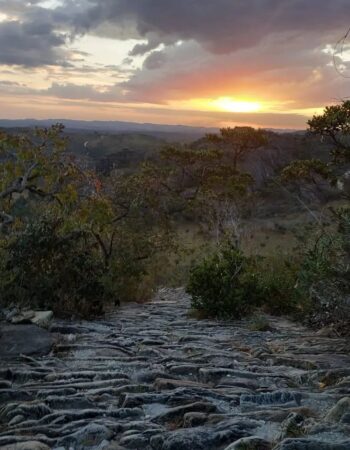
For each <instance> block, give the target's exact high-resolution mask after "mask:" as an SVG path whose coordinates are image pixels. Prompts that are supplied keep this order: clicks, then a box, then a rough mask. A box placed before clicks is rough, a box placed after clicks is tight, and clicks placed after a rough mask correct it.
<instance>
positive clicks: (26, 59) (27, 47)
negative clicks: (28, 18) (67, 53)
mask: <svg viewBox="0 0 350 450" xmlns="http://www.w3.org/2000/svg"><path fill="white" fill-rule="evenodd" d="M64 44H65V36H64V35H61V34H57V33H54V32H53V30H52V29H51V28H50V26H48V25H47V24H38V25H36V24H34V23H20V22H18V21H11V22H1V23H0V63H1V64H8V65H12V64H16V65H23V66H30V67H36V66H42V65H50V64H63V62H64V55H63V51H62V50H61V47H62V46H64Z"/></svg>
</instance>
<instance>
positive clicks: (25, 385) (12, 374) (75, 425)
mask: <svg viewBox="0 0 350 450" xmlns="http://www.w3.org/2000/svg"><path fill="white" fill-rule="evenodd" d="M188 309H189V299H188V298H187V297H186V296H185V295H184V294H183V292H182V291H181V290H172V291H169V290H164V291H161V292H160V293H159V295H158V297H157V298H156V299H155V301H154V302H153V303H149V304H145V305H143V306H140V305H132V304H130V305H126V306H123V307H122V308H121V309H120V310H118V311H117V312H116V313H114V314H110V315H109V316H108V317H106V318H105V319H104V320H99V321H95V322H82V323H79V324H76V323H74V324H73V323H67V322H56V323H54V324H53V326H52V332H53V333H55V339H56V345H55V347H54V350H53V351H52V352H51V354H50V355H49V356H46V357H41V358H30V357H17V358H15V359H11V358H10V359H7V360H6V361H2V364H1V366H0V408H1V410H0V448H1V449H3V448H6V449H11V450H12V449H22V450H24V449H35V450H40V449H41V450H45V449H47V448H51V449H56V450H57V449H60V450H64V449H67V450H68V449H77V450H79V449H81V450H83V449H91V450H92V449H93V450H97V449H106V450H112V449H115V450H117V449H119V450H121V449H140V450H216V449H225V450H226V449H227V450H266V449H272V448H276V449H279V450H328V449H335V450H349V449H350V392H349V391H350V357H349V354H350V348H349V346H348V342H346V341H345V340H343V339H340V338H337V337H333V338H332V337H322V336H321V335H316V334H314V333H313V332H311V331H309V330H306V329H303V328H302V327H298V326H296V325H293V324H291V323H289V322H287V321H283V320H277V319H271V327H272V330H271V331H267V332H256V331H250V330H249V328H248V327H247V326H245V324H244V323H218V322H216V321H197V320H195V319H191V318H189V317H188ZM348 396H349V397H348Z"/></svg>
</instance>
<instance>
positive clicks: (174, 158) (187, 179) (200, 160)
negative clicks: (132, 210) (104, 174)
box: [143, 147, 253, 241]
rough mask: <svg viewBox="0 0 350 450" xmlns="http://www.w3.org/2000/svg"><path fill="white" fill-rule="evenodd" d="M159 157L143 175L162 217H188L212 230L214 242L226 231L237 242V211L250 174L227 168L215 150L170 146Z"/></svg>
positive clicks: (244, 193)
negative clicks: (214, 237) (214, 234)
mask: <svg viewBox="0 0 350 450" xmlns="http://www.w3.org/2000/svg"><path fill="white" fill-rule="evenodd" d="M160 156H161V159H160V160H159V161H158V162H156V163H151V164H147V165H146V166H145V167H144V171H143V174H144V176H146V179H147V182H145V183H144V186H148V192H149V194H150V195H151V198H152V199H153V202H154V203H156V204H157V207H158V209H160V210H162V211H163V215H165V217H167V218H168V219H170V220H173V219H174V218H176V217H177V218H179V217H182V218H184V217H190V218H191V220H195V221H196V222H197V223H200V224H202V225H203V226H204V227H208V228H209V230H211V231H215V233H216V235H217V239H218V241H219V240H220V238H221V237H222V236H223V235H224V234H225V233H226V232H227V231H228V229H229V232H230V233H231V236H232V237H233V238H234V240H238V238H239V236H238V234H239V233H238V230H237V229H235V226H236V225H237V216H238V214H237V212H238V210H239V209H240V207H241V205H242V204H243V202H244V199H246V198H247V195H248V194H249V190H250V187H251V185H252V184H253V178H252V177H251V175H249V174H248V173H243V172H240V171H238V170H237V169H236V168H235V167H233V166H230V165H228V164H227V161H226V158H225V154H224V152H223V151H222V150H219V149H201V150H198V149H193V148H190V147H170V148H167V149H165V150H164V151H162V152H161V155H160ZM233 225H235V226H233Z"/></svg>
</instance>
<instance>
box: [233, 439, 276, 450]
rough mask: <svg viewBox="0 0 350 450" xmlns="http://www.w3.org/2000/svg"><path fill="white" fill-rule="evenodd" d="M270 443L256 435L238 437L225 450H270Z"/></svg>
mask: <svg viewBox="0 0 350 450" xmlns="http://www.w3.org/2000/svg"><path fill="white" fill-rule="evenodd" d="M271 448H272V444H271V443H270V442H268V441H265V439H262V438H260V437H257V436H250V437H246V438H242V439H239V440H238V441H236V442H234V443H233V444H231V445H229V446H228V447H226V448H225V450H271Z"/></svg>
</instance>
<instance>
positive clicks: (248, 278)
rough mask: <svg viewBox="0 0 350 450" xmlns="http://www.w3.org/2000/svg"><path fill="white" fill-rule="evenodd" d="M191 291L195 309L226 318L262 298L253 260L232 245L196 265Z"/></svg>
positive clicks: (239, 314) (238, 314) (246, 310)
mask: <svg viewBox="0 0 350 450" xmlns="http://www.w3.org/2000/svg"><path fill="white" fill-rule="evenodd" d="M187 292H188V293H189V294H190V295H191V296H192V306H193V308H195V309H197V310H199V311H201V312H202V313H205V315H206V316H208V317H219V318H224V319H225V318H240V317H242V316H244V315H246V314H248V313H250V312H251V311H252V310H253V309H254V307H255V306H257V305H258V304H259V303H260V301H261V298H260V297H259V291H258V285H257V278H256V273H255V270H254V264H253V261H252V259H251V258H247V257H245V256H244V255H243V254H242V252H241V251H240V250H238V249H237V248H236V247H234V246H231V245H229V244H228V245H224V246H222V247H221V248H219V249H218V250H217V251H216V252H215V253H214V254H212V255H211V256H209V257H207V258H206V259H204V260H203V261H202V262H200V263H199V264H197V265H196V266H194V267H193V268H192V270H191V272H190V279H189V283H188V285H187Z"/></svg>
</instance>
